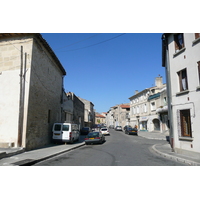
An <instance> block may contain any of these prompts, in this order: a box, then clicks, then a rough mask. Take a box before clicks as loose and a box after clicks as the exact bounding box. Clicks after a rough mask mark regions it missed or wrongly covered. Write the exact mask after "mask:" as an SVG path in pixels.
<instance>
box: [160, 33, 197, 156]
mask: <svg viewBox="0 0 200 200" xmlns="http://www.w3.org/2000/svg"><path fill="white" fill-rule="evenodd" d="M162 66H163V67H165V70H166V80H167V88H168V97H169V98H168V110H169V120H170V144H171V146H172V148H173V150H174V151H175V152H178V153H182V154H186V155H191V154H192V155H193V156H196V157H197V158H200V145H199V142H200V134H199V121H200V103H199V102H200V33H171V34H163V36H162Z"/></svg>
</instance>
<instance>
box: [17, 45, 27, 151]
mask: <svg viewBox="0 0 200 200" xmlns="http://www.w3.org/2000/svg"><path fill="white" fill-rule="evenodd" d="M26 59H27V53H25V62H24V70H23V46H21V67H20V75H19V76H20V92H19V120H18V141H17V143H18V147H21V146H22V135H23V121H24V96H25V81H26V78H25V77H26Z"/></svg>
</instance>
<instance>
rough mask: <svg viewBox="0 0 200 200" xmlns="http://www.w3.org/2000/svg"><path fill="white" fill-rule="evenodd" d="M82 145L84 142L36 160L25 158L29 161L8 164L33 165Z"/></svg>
mask: <svg viewBox="0 0 200 200" xmlns="http://www.w3.org/2000/svg"><path fill="white" fill-rule="evenodd" d="M84 145H85V143H82V144H80V145H77V146H75V147H72V148H70V149H65V150H61V151H60V152H57V153H54V154H51V155H48V156H45V157H43V158H39V159H36V160H34V159H27V160H29V161H27V162H24V163H22V164H19V165H15V164H10V165H12V166H31V165H34V164H36V163H38V162H41V161H44V160H47V159H49V158H53V157H55V156H58V155H60V154H63V153H66V152H68V151H71V150H74V149H77V148H79V147H81V146H84ZM19 162H20V161H19Z"/></svg>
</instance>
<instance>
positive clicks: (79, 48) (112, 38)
mask: <svg viewBox="0 0 200 200" xmlns="http://www.w3.org/2000/svg"><path fill="white" fill-rule="evenodd" d="M125 34H126V33H122V34H120V35H117V36H115V37H112V38H110V39H107V40H104V41H101V42H98V43H96V44H92V45H89V46H86V47H81V48H78V49H71V50H66V51H62V52H67V51H76V50H80V49H85V48H89V47H92V46H96V45H98V44H102V43H104V42H108V41H110V40H113V39H115V38H118V37H121V36H123V35H125Z"/></svg>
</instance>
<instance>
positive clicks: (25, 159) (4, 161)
mask: <svg viewBox="0 0 200 200" xmlns="http://www.w3.org/2000/svg"><path fill="white" fill-rule="evenodd" d="M138 136H140V137H144V138H147V139H154V140H163V144H155V145H153V146H152V150H153V151H154V152H155V153H157V154H158V155H160V156H163V157H165V158H168V159H172V160H174V161H179V162H183V163H186V164H187V165H193V166H200V160H198V159H195V158H192V157H189V156H184V155H181V154H177V153H175V152H172V149H171V147H170V144H169V143H167V141H166V139H167V137H168V135H167V134H163V133H159V132H144V131H139V132H138ZM83 137H84V136H83ZM83 137H81V139H80V141H79V142H76V143H74V144H66V145H65V144H50V145H48V146H46V147H44V148H40V149H36V150H32V151H27V152H25V151H24V149H22V148H0V166H30V165H33V164H35V163H37V162H40V161H42V160H45V159H48V158H51V157H54V156H56V155H59V154H62V153H65V152H68V151H70V150H73V149H76V148H79V147H81V146H83V145H85V143H84V138H83ZM164 141H166V142H164Z"/></svg>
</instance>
